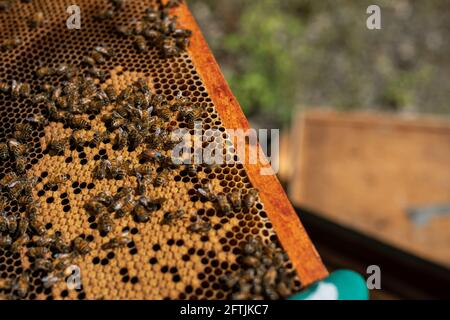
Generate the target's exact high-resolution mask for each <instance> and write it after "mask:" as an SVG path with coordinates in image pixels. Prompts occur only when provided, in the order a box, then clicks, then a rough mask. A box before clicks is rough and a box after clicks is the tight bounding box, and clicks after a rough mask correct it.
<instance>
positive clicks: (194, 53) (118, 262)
mask: <svg viewBox="0 0 450 320" xmlns="http://www.w3.org/2000/svg"><path fill="white" fill-rule="evenodd" d="M150 2H151V1H150ZM70 4H71V3H69V1H55V2H49V1H33V3H32V4H26V3H21V2H19V3H18V4H17V7H13V8H12V9H11V10H12V12H10V13H8V14H11V16H8V17H7V18H6V19H4V20H3V21H2V22H1V23H0V25H2V29H4V30H6V32H5V33H4V34H3V36H5V37H11V36H13V35H14V34H16V33H17V30H18V29H19V34H20V36H21V37H22V40H23V42H24V44H23V45H21V46H19V47H18V48H16V49H15V50H13V51H10V52H7V53H2V54H3V57H2V58H1V65H0V69H1V74H0V80H2V81H11V80H13V79H16V80H18V81H28V82H33V83H36V82H39V80H37V79H35V77H34V76H33V72H32V71H34V70H35V69H36V67H37V62H36V61H39V60H40V63H44V64H50V65H55V64H56V63H57V62H56V61H55V60H57V61H58V62H67V61H69V62H73V61H74V60H77V59H78V60H79V59H80V58H81V56H82V55H83V54H84V53H85V52H86V51H87V50H88V49H89V48H90V47H92V46H94V45H96V44H98V43H99V42H100V43H105V44H107V45H110V46H118V47H119V51H120V50H122V51H123V52H124V53H121V52H120V53H119V55H118V57H117V58H115V60H114V61H112V62H108V65H107V66H102V68H106V69H107V71H109V72H110V77H109V78H108V79H107V80H106V82H105V83H106V84H113V86H114V87H115V88H116V90H119V89H120V88H123V87H124V86H125V85H126V84H127V83H130V82H132V81H134V80H136V79H137V78H139V77H145V78H146V79H148V81H149V84H150V85H151V86H152V88H153V89H154V90H155V91H156V93H158V94H163V95H165V96H166V97H167V99H168V100H169V101H171V100H173V99H174V97H175V96H176V93H177V92H179V91H189V92H190V99H191V100H192V101H193V102H195V103H199V104H202V105H205V107H206V110H207V112H208V115H207V117H206V118H207V119H206V120H207V121H206V123H207V124H209V125H210V127H211V128H217V129H220V130H221V131H222V132H226V130H227V129H244V130H245V129H248V128H249V125H248V122H247V121H246V119H245V116H244V115H243V113H242V111H241V109H240V106H239V104H238V103H237V101H236V99H235V98H234V97H233V95H232V93H231V91H230V89H229V87H228V86H227V84H226V82H225V80H224V78H223V75H222V74H221V72H220V69H219V67H218V65H217V63H216V62H215V60H214V57H213V56H212V54H211V52H210V50H209V49H208V47H207V45H206V42H205V40H204V39H203V37H202V35H201V32H200V29H199V28H198V26H197V24H196V23H195V20H194V19H193V17H192V15H191V14H190V12H189V9H188V8H187V6H186V5H185V4H182V5H181V6H180V7H178V8H175V9H173V10H172V13H173V14H175V15H176V16H177V17H178V23H179V25H180V26H181V27H184V28H187V29H190V30H192V31H193V36H192V39H191V45H190V47H189V48H188V50H187V52H186V53H183V54H182V55H181V56H180V57H178V58H170V59H162V58H161V57H160V56H159V55H158V52H157V51H156V50H155V49H151V50H149V52H148V53H146V54H144V55H139V54H137V53H136V52H135V51H133V49H132V47H133V45H132V42H131V41H130V40H128V39H122V38H117V37H116V36H115V35H110V33H111V28H112V26H111V25H107V24H106V25H103V24H96V23H95V22H93V21H90V20H88V21H86V25H85V26H83V27H82V30H81V31H78V30H67V29H65V28H64V27H65V25H64V22H65V18H66V16H65V15H64V12H65V8H67V6H69V5H70ZM148 4H149V3H145V2H143V3H138V2H137V1H129V2H127V6H128V7H127V11H126V13H125V17H123V18H121V19H131V18H132V15H133V13H136V12H141V11H142V9H143V8H145V6H146V5H148ZM79 5H80V7H81V9H82V12H83V13H84V14H85V16H89V15H92V14H93V13H94V12H95V11H96V10H97V9H98V8H99V7H101V6H104V5H105V2H104V1H95V2H91V3H89V4H88V1H79ZM38 9H40V10H42V11H44V12H45V13H46V19H47V21H46V23H45V25H44V27H43V28H40V29H36V30H29V28H28V26H27V19H28V18H29V12H30V10H38ZM51 12H59V13H60V14H59V15H55V16H54V17H53V18H52V17H50V16H49V13H51ZM0 15H5V13H4V12H3V13H0ZM87 19H88V18H87V17H86V18H85V20H87ZM116 22H117V21H116ZM55 25H59V27H58V28H56V29H55V30H52V28H51V27H52V26H55ZM83 28H86V29H87V30H94V29H95V30H94V31H88V32H83ZM77 32H78V33H77ZM58 35H59V37H58ZM108 35H110V37H111V38H108V37H106V36H108ZM61 39H64V40H61ZM30 44H31V47H28V46H29V45H30ZM75 44H78V46H76V45H75ZM27 49H28V50H27ZM49 52H50V53H51V54H49V55H48V53H49ZM46 54H47V55H46ZM20 57H25V58H26V60H20ZM37 57H39V58H37ZM111 65H112V67H111ZM161 75H163V76H161ZM33 90H34V89H33ZM0 108H1V109H0V116H1V118H2V119H3V120H4V119H8V121H4V122H3V125H2V126H1V128H0V139H1V141H0V142H4V141H5V140H6V138H7V136H8V135H10V134H11V131H12V128H13V125H14V123H20V122H21V123H23V122H24V119H25V118H27V117H30V116H32V115H33V114H36V112H39V111H40V110H42V106H40V107H36V106H33V105H32V103H31V102H30V101H29V100H26V99H25V100H24V99H17V100H13V99H10V98H7V97H6V96H5V95H0ZM86 119H87V120H88V121H90V124H91V127H92V128H93V130H95V129H101V128H102V125H103V124H102V123H101V121H99V118H96V117H93V118H92V117H86ZM174 121H175V120H174ZM93 130H91V134H92V132H93ZM69 134H70V129H68V128H67V127H64V126H63V125H62V124H56V123H51V124H50V125H48V126H46V127H45V128H44V129H43V130H40V131H38V130H36V131H35V132H33V134H32V137H33V140H32V148H31V150H30V153H29V155H28V159H29V164H28V165H27V170H28V172H29V173H30V174H32V175H36V176H39V177H40V181H39V184H38V185H37V186H36V190H35V191H34V192H33V197H34V198H35V199H39V201H40V202H41V205H42V208H43V210H44V212H45V213H44V214H43V222H44V223H45V225H46V228H47V229H49V230H52V231H55V230H58V231H61V232H63V233H64V234H65V235H66V237H67V239H71V238H73V237H74V236H77V235H80V234H81V235H82V236H84V237H85V238H86V239H87V240H88V241H90V242H91V244H92V245H93V250H92V253H90V254H88V255H87V256H86V257H83V258H79V260H78V263H79V265H80V269H81V270H82V279H83V286H82V288H81V289H79V290H73V291H72V290H67V289H66V288H65V284H64V283H59V284H57V285H55V286H54V287H53V288H51V289H45V288H43V286H42V282H41V281H40V279H39V277H40V276H42V275H41V274H40V273H39V272H33V274H32V283H31V287H32V290H31V291H30V293H29V294H28V298H29V299H60V298H62V299H143V298H145V299H164V298H169V299H223V298H229V295H228V293H227V292H224V291H223V290H222V289H221V288H220V285H219V284H218V277H219V276H220V275H222V274H224V273H225V270H230V272H233V271H236V270H238V269H239V265H238V264H237V262H236V256H237V255H239V247H240V245H241V244H242V240H243V239H244V238H245V237H246V236H247V235H251V234H253V235H260V236H261V237H262V238H263V239H264V241H265V242H266V243H271V242H278V241H279V243H280V244H281V246H282V247H283V248H284V250H285V251H286V252H287V254H288V256H289V258H290V261H291V262H290V263H288V265H287V268H295V270H296V271H297V273H298V276H299V280H300V281H299V282H298V283H297V286H298V288H300V283H301V285H302V286H307V285H308V284H310V283H312V282H314V281H316V280H319V279H321V278H324V277H325V276H326V274H327V272H326V269H325V268H324V266H323V264H322V263H321V261H320V258H319V256H318V254H317V252H316V251H315V249H314V246H313V245H312V243H311V242H310V240H309V238H308V236H307V234H306V232H305V230H304V229H303V227H302V225H301V223H300V221H299V219H298V217H297V215H296V213H295V211H294V210H293V208H292V206H291V205H290V203H289V201H288V199H287V197H286V195H285V193H284V191H283V190H282V188H281V185H280V184H279V182H278V181H277V179H276V177H275V176H263V175H261V174H260V172H259V169H260V166H259V165H250V164H247V163H244V164H234V165H231V166H230V165H227V166H224V167H222V168H220V169H215V170H217V171H211V170H210V171H205V170H204V171H203V172H201V173H199V177H190V176H189V174H187V173H186V172H183V171H182V170H179V172H177V173H176V174H175V173H174V175H173V176H172V177H171V181H170V182H169V183H168V185H167V186H165V187H164V188H163V190H162V191H161V190H156V191H155V196H165V197H167V198H169V199H170V198H171V197H172V196H173V194H182V197H181V199H182V201H184V202H182V203H183V204H184V205H183V208H184V210H185V211H187V212H189V213H190V214H196V215H197V216H199V217H201V218H204V219H205V221H211V222H212V223H213V224H214V226H217V227H216V228H217V229H215V228H214V232H215V234H214V235H213V236H212V235H209V234H208V236H206V238H205V236H202V235H197V234H195V235H191V234H188V233H186V232H185V226H183V222H180V223H177V225H176V226H175V227H172V226H171V227H169V226H163V227H162V228H161V229H160V231H159V232H158V231H157V232H156V235H154V234H153V233H154V231H155V228H150V227H149V226H148V225H142V224H139V223H136V222H134V221H130V219H128V220H127V219H122V220H120V221H117V223H116V225H115V230H114V231H115V233H116V234H117V233H119V232H123V231H129V232H130V233H131V234H132V237H133V242H132V243H131V244H129V246H128V247H127V248H120V249H118V250H114V251H109V252H104V251H101V250H99V249H98V248H99V246H100V245H101V243H104V242H105V240H106V239H108V236H106V237H102V236H101V235H99V234H98V231H97V230H95V222H93V221H90V220H89V217H88V216H87V215H86V213H85V212H84V210H83V202H84V201H86V200H88V199H89V198H90V197H92V196H93V195H94V194H95V193H96V192H99V191H103V190H104V189H105V188H107V189H108V190H110V191H111V192H114V191H117V189H119V188H120V187H123V186H125V185H127V184H128V185H134V184H135V183H136V181H133V178H132V177H129V178H126V179H124V180H121V181H116V182H114V183H113V184H111V183H110V182H108V181H99V182H94V181H93V180H92V177H91V176H90V173H91V172H92V169H93V166H94V164H95V162H96V161H98V160H101V159H105V158H108V157H109V158H114V157H124V158H127V157H130V159H131V160H133V158H134V159H135V158H136V154H138V152H139V151H142V149H139V148H138V150H136V151H135V152H134V153H133V155H131V156H130V155H129V154H128V153H127V151H121V152H117V151H116V150H113V149H112V146H111V145H110V144H107V143H102V144H101V145H100V146H99V147H98V148H91V147H88V146H87V147H84V148H80V149H77V148H72V149H67V150H65V152H64V155H61V156H57V157H50V156H49V155H48V154H46V153H45V146H46V144H47V143H48V141H49V140H50V139H51V137H63V136H68V135H69ZM87 134H89V133H87ZM247 147H248V148H259V145H248V146H247ZM11 166H12V163H11V162H10V161H7V162H4V163H2V164H1V169H2V171H1V172H2V173H1V175H0V177H3V176H4V174H5V172H7V171H8V168H11ZM55 171H56V172H68V173H69V174H70V176H71V181H70V183H69V182H68V183H66V184H64V185H63V186H60V187H58V188H57V189H52V190H46V188H45V183H46V182H47V181H48V179H49V178H48V177H49V175H51V172H55ZM211 175H212V176H214V178H215V177H217V176H218V177H219V180H221V181H225V180H226V179H224V177H225V176H230V177H232V178H231V179H230V181H231V182H232V183H233V185H231V184H229V183H228V184H227V183H225V185H221V181H219V182H217V184H216V185H215V186H214V188H215V189H216V191H223V190H224V188H228V189H233V188H234V187H239V188H244V189H247V190H248V189H249V188H251V187H254V188H257V189H258V190H259V191H260V194H259V197H260V199H259V201H258V203H257V205H256V206H255V208H253V209H252V210H248V211H243V212H235V213H233V214H232V217H231V218H229V217H224V216H223V214H221V213H220V212H218V211H217V210H216V209H215V208H214V207H213V206H212V205H211V204H208V203H205V202H203V201H200V199H198V197H196V196H195V195H194V194H193V191H192V190H193V189H194V185H195V184H198V182H199V180H201V179H202V178H206V176H210V177H211ZM220 177H222V178H221V179H220ZM75 178H76V179H75ZM214 178H213V179H214ZM222 184H223V183H222ZM165 206H166V207H164V208H162V210H160V211H159V212H158V215H157V217H155V219H153V220H152V221H153V222H152V224H150V225H153V226H155V225H157V224H158V221H159V220H160V219H161V217H162V214H163V213H164V212H167V211H171V210H175V209H176V208H177V207H178V206H177V203H174V202H173V201H172V202H171V201H170V200H169V201H168V203H167V204H165ZM20 210H21V209H20V208H19V207H18V206H17V204H16V203H14V201H12V202H11V203H9V205H8V206H7V211H9V212H19V211H20ZM68 215H70V217H69V220H67V219H68V218H67V216H68ZM230 220H231V222H230ZM167 234H169V235H167ZM139 237H140V238H141V239H139ZM99 240H100V241H101V243H100V242H99ZM152 240H153V241H152ZM142 251H145V252H144V253H142ZM0 253H1V256H0V277H2V278H7V277H9V276H10V275H11V274H20V273H21V271H23V270H24V269H26V268H28V267H29V264H30V262H29V261H27V258H24V257H23V256H21V254H17V253H14V254H13V253H11V252H8V251H7V250H3V249H1V252H0ZM154 274H158V276H153V275H154Z"/></svg>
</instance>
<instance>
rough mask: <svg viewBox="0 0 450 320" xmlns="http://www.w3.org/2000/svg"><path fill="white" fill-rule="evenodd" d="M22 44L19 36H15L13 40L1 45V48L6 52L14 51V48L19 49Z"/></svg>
mask: <svg viewBox="0 0 450 320" xmlns="http://www.w3.org/2000/svg"><path fill="white" fill-rule="evenodd" d="M21 44H22V40H21V39H20V38H19V37H18V36H15V37H13V38H10V39H7V40H5V41H3V43H2V44H1V45H0V48H1V49H4V50H12V49H14V48H17V47H18V46H20V45H21Z"/></svg>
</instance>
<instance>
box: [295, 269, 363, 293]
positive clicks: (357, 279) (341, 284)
mask: <svg viewBox="0 0 450 320" xmlns="http://www.w3.org/2000/svg"><path fill="white" fill-rule="evenodd" d="M368 299H369V290H368V289H367V285H366V281H365V279H364V278H363V277H362V276H361V275H360V274H359V273H356V272H354V271H351V270H338V271H335V272H333V273H331V274H330V275H329V276H328V278H326V279H324V280H321V281H318V282H316V283H314V284H313V285H311V286H310V287H309V288H308V289H306V290H303V291H301V292H299V293H297V294H295V295H293V296H292V297H290V298H289V300H368Z"/></svg>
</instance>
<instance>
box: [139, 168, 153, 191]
mask: <svg viewBox="0 0 450 320" xmlns="http://www.w3.org/2000/svg"><path fill="white" fill-rule="evenodd" d="M136 178H137V188H136V190H137V194H138V195H144V194H146V193H147V190H148V189H149V187H150V186H151V185H152V184H153V180H152V178H151V177H150V176H148V175H146V176H142V175H141V174H140V173H137V174H136Z"/></svg>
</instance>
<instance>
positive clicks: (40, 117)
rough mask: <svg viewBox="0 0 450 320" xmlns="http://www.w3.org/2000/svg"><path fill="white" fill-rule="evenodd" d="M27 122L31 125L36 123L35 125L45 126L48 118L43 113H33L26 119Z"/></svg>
mask: <svg viewBox="0 0 450 320" xmlns="http://www.w3.org/2000/svg"><path fill="white" fill-rule="evenodd" d="M26 120H27V121H28V122H29V123H31V124H32V125H36V126H39V127H41V126H45V125H47V124H48V120H47V118H45V117H44V116H43V115H40V114H39V115H35V116H32V117H29V118H27V119H26Z"/></svg>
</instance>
